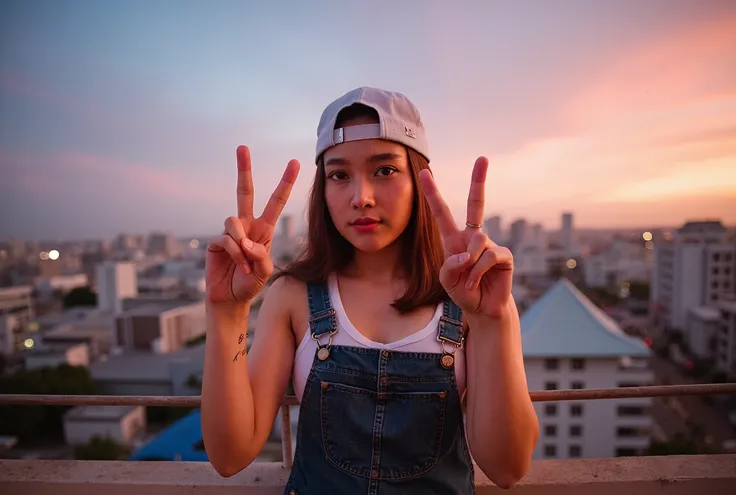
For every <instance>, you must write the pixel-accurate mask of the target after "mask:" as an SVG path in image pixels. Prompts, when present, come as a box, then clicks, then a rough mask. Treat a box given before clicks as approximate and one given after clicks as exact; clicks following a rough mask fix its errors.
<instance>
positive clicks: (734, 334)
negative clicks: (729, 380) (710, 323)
mask: <svg viewBox="0 0 736 495" xmlns="http://www.w3.org/2000/svg"><path fill="white" fill-rule="evenodd" d="M717 308H718V311H719V312H720V315H721V320H720V325H719V328H718V334H717V336H716V352H715V356H716V366H717V367H718V369H719V370H721V371H723V372H724V373H727V374H728V375H730V376H732V377H735V376H736V296H730V297H728V298H723V299H722V300H721V301H719V302H718V305H717Z"/></svg>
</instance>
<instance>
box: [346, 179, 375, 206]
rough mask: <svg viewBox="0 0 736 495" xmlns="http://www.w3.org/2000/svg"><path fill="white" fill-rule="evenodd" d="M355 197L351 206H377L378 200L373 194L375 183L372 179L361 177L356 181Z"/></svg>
mask: <svg viewBox="0 0 736 495" xmlns="http://www.w3.org/2000/svg"><path fill="white" fill-rule="evenodd" d="M354 184H355V186H354V188H355V189H354V190H353V199H352V201H351V206H352V207H353V208H356V209H358V208H370V207H372V206H375V204H376V201H375V198H374V195H373V185H372V184H371V183H370V181H367V180H363V179H359V180H356V181H354Z"/></svg>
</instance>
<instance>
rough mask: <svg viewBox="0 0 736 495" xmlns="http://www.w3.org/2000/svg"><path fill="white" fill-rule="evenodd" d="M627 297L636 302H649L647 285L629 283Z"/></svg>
mask: <svg viewBox="0 0 736 495" xmlns="http://www.w3.org/2000/svg"><path fill="white" fill-rule="evenodd" d="M629 297H631V298H632V299H636V300H638V301H648V300H649V283H647V282H629Z"/></svg>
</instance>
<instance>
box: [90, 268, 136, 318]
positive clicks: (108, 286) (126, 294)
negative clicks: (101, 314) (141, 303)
mask: <svg viewBox="0 0 736 495" xmlns="http://www.w3.org/2000/svg"><path fill="white" fill-rule="evenodd" d="M96 278H97V283H96V286H97V306H98V307H99V309H100V310H102V311H106V312H112V313H119V312H120V311H122V307H123V306H122V301H123V299H127V298H134V297H137V296H138V275H137V272H136V268H135V264H134V263H132V262H116V261H107V262H105V263H101V264H99V265H97V273H96Z"/></svg>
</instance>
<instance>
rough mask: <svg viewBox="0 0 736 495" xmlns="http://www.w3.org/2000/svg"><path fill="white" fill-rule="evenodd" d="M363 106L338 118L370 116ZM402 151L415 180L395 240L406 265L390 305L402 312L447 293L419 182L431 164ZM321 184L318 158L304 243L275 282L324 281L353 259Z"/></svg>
mask: <svg viewBox="0 0 736 495" xmlns="http://www.w3.org/2000/svg"><path fill="white" fill-rule="evenodd" d="M365 108H366V107H363V109H365ZM363 109H355V110H354V107H351V108H350V110H351V111H350V113H349V114H348V115H345V116H343V115H341V116H340V117H341V120H347V119H349V118H351V117H353V116H355V115H356V114H358V115H366V114H367V115H371V113H370V112H367V111H366V110H363ZM356 110H357V111H356ZM368 110H370V111H373V109H368ZM373 112H375V111H373ZM375 116H376V117H377V115H375ZM406 153H407V157H408V161H409V170H410V172H411V179H412V183H413V184H414V199H413V204H412V213H411V217H410V219H409V224H408V225H407V226H406V229H405V230H404V232H403V233H402V234H401V235H400V236H399V239H398V242H400V249H399V253H400V254H399V256H400V261H399V262H400V263H401V264H402V266H404V267H406V275H407V288H406V291H405V292H404V295H403V296H401V297H400V298H399V299H397V300H396V301H394V302H393V303H392V306H393V307H394V308H396V309H397V310H398V311H399V312H400V313H407V312H409V311H412V310H413V309H415V308H418V307H421V306H427V305H436V304H438V303H439V302H440V301H442V300H444V299H445V298H446V297H447V293H446V292H445V290H444V288H443V287H442V285H441V284H440V278H439V275H440V268H441V267H442V264H443V262H444V248H443V246H442V237H441V235H440V231H439V227H438V225H437V221H436V220H435V219H434V217H433V216H432V211H431V210H430V208H429V203H427V199H426V198H425V197H424V194H423V193H422V191H421V185H420V184H419V171H420V170H424V169H425V168H426V169H429V163H428V161H427V159H426V158H424V156H422V155H421V154H419V153H418V152H416V151H414V150H413V149H411V148H408V147H407V148H406ZM325 182H326V179H325V168H324V162H323V161H322V159H321V158H320V160H319V162H318V164H317V171H316V173H315V177H314V183H313V184H312V189H311V191H310V196H309V213H308V222H309V228H308V233H307V243H306V246H305V247H304V250H303V251H302V253H301V255H300V256H299V257H298V258H297V259H296V260H295V261H294V262H292V263H291V264H289V265H288V266H287V267H286V268H285V269H284V270H281V271H279V272H277V273H276V274H274V276H273V280H276V279H278V278H280V277H293V278H295V279H297V280H300V281H302V282H305V283H319V282H325V281H326V280H327V278H328V277H329V275H330V274H331V273H339V272H340V271H342V270H343V269H345V267H347V266H348V264H349V263H350V262H351V261H352V260H353V257H354V256H355V247H354V246H353V245H352V244H350V242H349V241H348V240H347V239H345V238H344V237H343V236H342V235H341V234H340V232H338V230H337V228H336V227H335V224H334V222H333V221H332V217H331V216H330V212H329V210H328V208H327V202H326V201H325Z"/></svg>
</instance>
